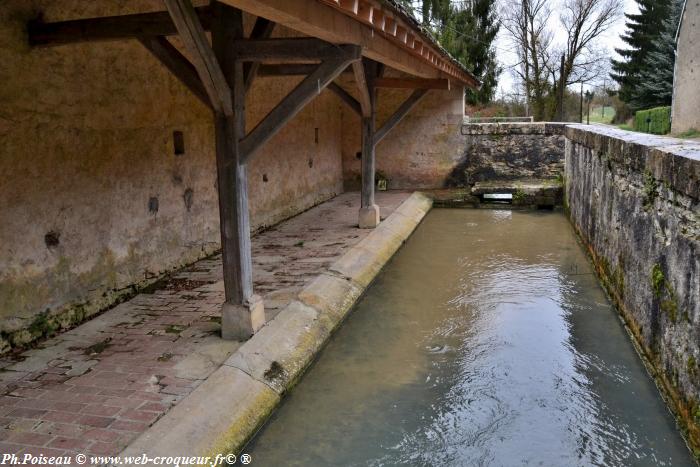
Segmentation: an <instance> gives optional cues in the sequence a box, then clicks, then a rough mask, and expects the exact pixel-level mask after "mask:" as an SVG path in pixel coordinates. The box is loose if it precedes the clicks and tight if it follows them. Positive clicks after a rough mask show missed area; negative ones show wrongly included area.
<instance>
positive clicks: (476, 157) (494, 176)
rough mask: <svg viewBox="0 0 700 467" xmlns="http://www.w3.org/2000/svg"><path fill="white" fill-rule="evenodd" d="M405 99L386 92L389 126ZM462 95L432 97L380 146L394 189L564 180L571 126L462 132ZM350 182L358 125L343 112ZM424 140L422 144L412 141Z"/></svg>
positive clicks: (349, 181) (381, 163)
mask: <svg viewBox="0 0 700 467" xmlns="http://www.w3.org/2000/svg"><path fill="white" fill-rule="evenodd" d="M406 95H407V94H406V93H398V92H395V93H393V94H389V93H388V92H386V91H385V90H380V102H381V103H382V112H381V113H380V116H379V118H378V120H379V121H380V122H382V121H383V120H384V119H386V118H387V117H388V115H389V112H390V111H391V110H393V109H394V108H396V107H397V106H398V105H399V102H400V100H401V98H405V96H406ZM461 108H462V102H461V90H460V91H454V90H453V91H450V92H446V91H431V92H430V93H429V94H428V95H427V96H426V97H425V98H424V100H423V101H421V103H420V104H419V105H418V106H417V108H416V109H414V110H413V111H412V112H411V113H410V114H409V115H408V116H407V117H406V118H405V120H404V121H402V122H401V123H400V124H399V125H398V126H397V127H396V129H395V130H394V132H392V133H390V134H389V136H387V137H386V138H385V139H384V140H383V141H382V142H381V143H380V144H379V145H378V146H377V171H378V173H379V174H380V175H381V176H384V177H386V178H387V179H388V187H389V189H416V188H420V189H440V188H461V187H470V186H472V185H474V183H476V182H484V181H510V180H525V179H557V178H559V177H560V176H561V174H562V173H563V171H564V135H563V130H564V126H563V125H562V124H556V123H547V124H545V123H506V124H498V123H481V124H463V113H461V112H460V111H459V109H461ZM343 123H344V125H348V126H349V127H350V131H347V132H346V133H345V134H344V135H343V179H344V182H345V188H346V189H356V188H357V187H358V186H359V180H360V161H359V158H358V157H359V155H358V154H359V153H358V151H359V137H360V136H359V118H357V117H356V116H355V115H353V114H351V113H350V112H349V111H346V110H345V109H344V110H343ZM413 135H419V136H413Z"/></svg>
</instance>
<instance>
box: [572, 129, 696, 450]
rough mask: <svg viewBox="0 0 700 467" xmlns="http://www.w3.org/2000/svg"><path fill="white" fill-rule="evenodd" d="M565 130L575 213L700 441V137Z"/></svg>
mask: <svg viewBox="0 0 700 467" xmlns="http://www.w3.org/2000/svg"><path fill="white" fill-rule="evenodd" d="M566 137H567V143H566V198H567V203H568V212H569V216H570V219H571V222H572V224H573V226H574V228H575V229H576V230H577V231H578V233H579V235H580V237H581V239H582V240H583V242H584V243H585V245H586V246H587V248H588V249H589V251H590V253H591V256H592V257H593V259H594V262H595V264H596V266H597V269H598V272H599V273H600V275H601V277H602V278H603V283H604V285H605V286H606V288H607V289H608V291H609V292H610V295H611V296H612V297H613V299H614V301H615V302H616V304H617V305H618V308H619V310H620V311H621V313H622V315H623V317H624V318H625V321H626V322H627V324H628V326H629V328H630V329H631V331H632V333H633V334H634V336H635V338H636V340H637V341H638V343H639V344H640V346H641V348H642V349H643V352H644V353H645V355H646V357H647V358H648V360H649V362H651V365H652V366H653V368H654V371H656V376H657V377H658V381H659V382H660V383H661V384H662V385H663V386H664V387H665V389H666V391H665V392H666V393H667V394H668V395H670V396H671V399H672V401H671V403H670V405H671V406H672V407H674V408H675V410H676V411H677V413H678V414H679V419H680V420H682V421H683V422H684V423H685V425H686V428H687V429H688V433H689V438H690V439H691V444H693V445H694V447H695V448H700V430H699V427H700V405H699V404H700V144H697V143H696V144H693V143H689V142H687V141H680V140H675V139H671V138H664V137H653V136H647V135H641V134H639V133H631V132H625V131H621V130H616V129H612V128H606V127H591V126H582V125H573V126H569V127H568V128H567V129H566Z"/></svg>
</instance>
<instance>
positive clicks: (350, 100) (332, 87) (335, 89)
mask: <svg viewBox="0 0 700 467" xmlns="http://www.w3.org/2000/svg"><path fill="white" fill-rule="evenodd" d="M328 90H329V91H331V92H332V93H333V94H335V95H336V96H338V97H339V98H340V99H341V100H342V101H343V102H345V103H346V104H347V105H348V107H350V108H351V109H352V110H353V111H354V112H355V113H356V114H358V115H362V106H361V105H360V103H359V102H357V100H356V99H355V98H354V97H352V95H351V94H350V93H349V92H347V91H346V90H345V89H343V88H341V87H340V86H338V85H337V84H335V83H330V84H329V85H328Z"/></svg>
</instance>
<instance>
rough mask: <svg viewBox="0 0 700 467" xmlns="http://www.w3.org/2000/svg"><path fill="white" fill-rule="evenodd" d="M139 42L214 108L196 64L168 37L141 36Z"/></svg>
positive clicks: (204, 102)
mask: <svg viewBox="0 0 700 467" xmlns="http://www.w3.org/2000/svg"><path fill="white" fill-rule="evenodd" d="M139 42H141V44H143V46H144V47H145V48H146V49H147V50H148V51H149V52H151V54H152V55H153V56H154V57H155V58H157V59H158V61H160V63H162V64H163V66H165V67H166V68H167V69H168V70H170V72H171V73H172V74H173V75H174V76H175V77H176V78H177V79H179V80H180V82H181V83H182V84H184V85H185V86H186V87H187V88H188V89H189V90H190V91H191V92H192V94H194V95H195V96H196V97H197V98H198V99H199V100H200V101H202V103H203V104H204V105H206V106H207V107H209V108H212V107H211V102H210V101H209V96H208V95H207V90H206V89H205V88H204V85H203V84H202V80H200V79H199V75H198V74H197V70H196V69H195V67H194V65H192V64H191V63H190V61H189V60H187V58H186V57H185V56H184V55H182V54H181V53H180V51H179V50H177V48H176V47H175V46H174V45H172V44H171V43H170V41H169V40H168V39H166V38H165V37H163V36H156V37H144V38H140V39H139Z"/></svg>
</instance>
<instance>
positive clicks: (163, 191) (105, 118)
mask: <svg viewBox="0 0 700 467" xmlns="http://www.w3.org/2000/svg"><path fill="white" fill-rule="evenodd" d="M200 3H201V2H200ZM163 9H164V6H163V3H162V1H160V0H134V1H129V2H114V1H109V0H95V1H91V2H84V1H79V0H69V1H61V2H53V1H50V0H31V1H26V0H8V1H5V2H3V7H2V8H1V9H0V61H1V62H2V63H3V65H2V66H0V82H2V85H1V86H0V141H1V142H2V144H0V172H1V173H2V174H3V177H2V181H0V206H2V207H1V208H0V220H1V222H0V351H3V350H6V349H7V342H8V341H12V342H14V343H23V342H27V341H29V340H31V339H33V338H35V337H37V336H38V335H41V334H42V333H45V332H50V331H53V330H55V328H56V326H70V325H71V324H73V323H75V322H77V321H80V320H82V319H83V318H85V317H87V316H89V315H91V314H93V313H95V312H97V311H99V310H100V309H102V308H104V307H105V306H108V305H110V304H112V303H114V302H115V301H117V300H119V299H120V298H121V297H124V296H125V295H127V294H128V293H129V292H130V291H131V290H132V286H134V285H140V284H144V283H147V282H149V281H151V280H153V279H154V278H155V277H157V276H158V275H159V274H161V273H163V272H166V271H168V270H171V269H173V268H177V267H180V266H182V265H184V264H187V263H191V262H193V261H195V260H196V259H198V258H200V257H202V256H205V255H208V254H210V253H212V252H213V251H215V250H217V249H218V248H219V241H220V237H219V235H220V234H219V218H218V201H217V191H216V162H215V154H214V130H213V124H212V116H211V114H210V112H209V110H208V109H207V108H206V107H205V106H204V105H202V104H201V103H200V102H199V101H198V100H197V99H196V98H194V97H193V96H192V95H191V94H190V93H189V91H188V90H187V89H186V88H185V87H184V86H182V85H181V84H180V82H179V81H177V80H176V79H175V78H174V77H173V76H172V75H170V74H169V73H168V72H167V70H165V68H164V67H163V66H162V65H160V63H159V62H157V61H156V60H155V59H154V58H153V57H152V56H151V55H150V54H149V53H148V52H147V51H146V50H145V49H144V48H143V47H142V46H140V45H139V44H138V43H137V42H136V41H120V42H103V43H88V44H73V45H65V46H60V47H53V48H35V49H32V48H30V47H29V46H28V41H27V36H26V32H25V28H26V23H27V21H29V20H30V19H34V18H36V17H37V15H38V14H39V13H42V14H43V16H44V19H45V20H46V21H60V20H65V19H73V18H81V17H94V16H107V15H117V14H128V13H137V12H143V11H158V10H163ZM245 19H246V23H247V28H248V29H250V27H251V26H252V19H253V18H250V17H246V18H245ZM289 34H290V32H289V31H286V30H284V29H283V28H279V29H277V30H276V35H289ZM295 84H296V80H294V79H291V80H290V79H284V78H265V79H259V80H257V81H256V82H255V84H254V86H253V88H252V90H251V92H250V93H249V97H248V102H247V107H248V115H247V123H248V126H249V128H250V127H252V126H253V125H255V124H256V123H257V122H258V121H259V120H260V119H261V118H262V117H263V116H264V115H265V114H266V113H267V112H268V111H269V110H270V109H272V108H273V107H274V105H276V104H277V102H279V100H280V99H281V98H282V97H283V96H284V95H286V93H288V92H289V91H290V90H291V89H292V87H293V86H294V85H295ZM340 105H341V104H340V102H339V101H338V99H337V98H336V97H335V96H334V95H333V94H331V93H329V92H327V91H326V92H323V93H322V94H321V95H320V96H318V97H317V98H316V99H315V100H314V102H312V103H311V104H310V105H309V106H307V107H306V108H305V109H304V110H303V111H302V112H301V113H300V114H299V115H297V117H296V118H294V119H293V120H292V121H291V122H290V123H289V124H288V125H287V126H286V127H285V128H284V130H282V131H281V132H280V133H279V134H278V135H276V136H275V137H274V138H273V139H272V141H270V143H269V144H267V145H266V146H265V147H264V148H263V149H262V150H261V151H260V152H259V153H258V154H257V155H256V156H255V159H254V160H253V161H252V162H251V164H250V165H249V190H250V207H251V223H252V224H253V226H254V228H261V227H264V226H266V225H271V224H274V223H276V222H278V221H280V220H282V219H284V218H286V217H289V216H291V215H294V214H296V213H298V212H300V211H303V210H305V209H308V208H309V207H311V206H313V205H315V204H317V203H319V202H322V201H324V200H326V199H329V198H331V197H333V196H335V195H336V194H338V193H340V192H342V162H341V157H340V146H341V143H340V141H341V120H340V112H339V108H340ZM175 132H180V133H181V134H182V139H183V140H184V148H179V149H182V150H181V151H180V150H178V151H175V147H174V133H175ZM176 152H181V154H176Z"/></svg>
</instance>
